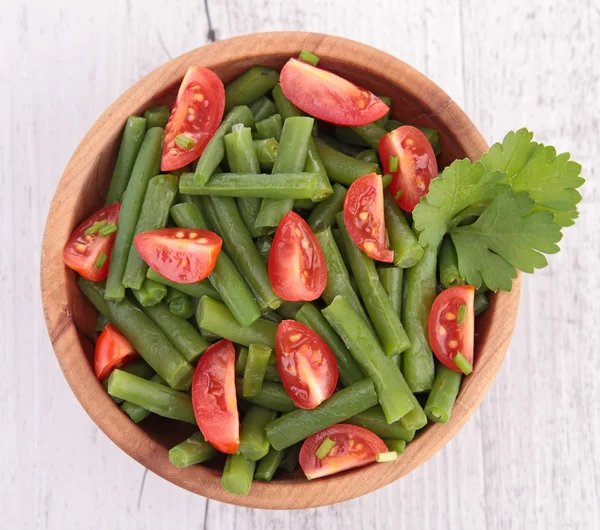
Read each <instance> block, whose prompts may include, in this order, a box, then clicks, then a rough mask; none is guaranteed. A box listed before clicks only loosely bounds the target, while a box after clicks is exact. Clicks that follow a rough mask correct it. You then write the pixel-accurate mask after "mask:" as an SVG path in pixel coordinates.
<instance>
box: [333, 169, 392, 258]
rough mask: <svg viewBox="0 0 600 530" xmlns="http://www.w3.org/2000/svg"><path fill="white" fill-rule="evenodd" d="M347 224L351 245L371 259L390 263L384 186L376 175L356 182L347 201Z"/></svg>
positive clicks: (345, 212) (348, 194)
mask: <svg viewBox="0 0 600 530" xmlns="http://www.w3.org/2000/svg"><path fill="white" fill-rule="evenodd" d="M344 222H345V223H346V228H347V229H348V234H350V237H351V238H352V241H354V242H355V243H356V245H357V246H358V247H359V248H360V249H361V250H362V251H363V252H364V253H365V254H366V255H367V256H369V257H371V258H373V259H376V260H379V261H385V262H388V263H391V262H392V261H393V260H394V253H393V252H392V251H391V250H390V249H389V248H387V247H386V237H385V218H384V215H383V184H382V182H381V177H380V176H379V175H376V174H375V173H371V174H370V175H365V176H364V177H360V178H359V179H357V180H355V181H354V182H353V183H352V185H351V186H350V188H349V189H348V193H347V194H346V199H345V201H344Z"/></svg>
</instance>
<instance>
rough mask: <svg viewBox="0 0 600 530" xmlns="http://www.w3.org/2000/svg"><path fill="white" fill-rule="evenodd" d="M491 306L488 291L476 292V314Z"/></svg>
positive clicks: (474, 306)
mask: <svg viewBox="0 0 600 530" xmlns="http://www.w3.org/2000/svg"><path fill="white" fill-rule="evenodd" d="M489 306H490V302H489V300H488V296H487V294H486V293H481V292H479V291H477V292H476V293H475V301H474V304H473V309H474V311H475V315H481V313H483V312H484V311H487V308H488V307H489Z"/></svg>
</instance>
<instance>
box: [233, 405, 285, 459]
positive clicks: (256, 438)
mask: <svg viewBox="0 0 600 530" xmlns="http://www.w3.org/2000/svg"><path fill="white" fill-rule="evenodd" d="M276 417H277V413H276V412H274V411H272V410H269V409H265V408H262V407H258V406H254V407H251V408H250V410H248V411H247V412H246V414H244V417H243V418H242V422H241V424H240V446H239V448H238V450H237V452H238V453H239V454H241V455H243V456H245V457H246V458H247V459H248V460H253V461H255V462H256V461H257V460H260V459H261V458H263V457H264V456H266V455H267V453H268V452H269V448H270V444H269V440H268V439H267V433H266V431H265V428H266V427H267V424H268V423H270V422H271V421H273V420H274V419H275V418H276Z"/></svg>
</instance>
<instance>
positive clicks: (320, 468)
mask: <svg viewBox="0 0 600 530" xmlns="http://www.w3.org/2000/svg"><path fill="white" fill-rule="evenodd" d="M327 438H329V439H330V440H331V441H332V442H334V444H335V445H333V447H332V448H331V449H330V450H329V452H328V453H327V456H325V457H324V458H319V457H318V456H317V454H316V453H317V450H318V449H319V447H321V444H322V443H323V441H324V440H325V439H327ZM386 451H387V447H386V446H385V443H383V440H382V439H381V438H379V436H377V435H376V434H374V433H372V432H371V431H368V430H367V429H363V428H362V427H357V426H356V425H348V424H346V423H340V424H338V425H333V426H331V427H328V428H327V429H324V430H322V431H320V432H318V433H316V434H313V435H312V436H309V437H308V438H307V439H306V440H305V441H304V443H303V444H302V449H300V467H301V468H302V471H304V474H305V475H306V478H307V479H309V480H312V479H314V478H319V477H325V476H327V475H333V474H334V473H339V472H340V471H346V470H347V469H352V468H354V467H361V466H365V465H367V464H370V463H371V462H375V457H376V456H377V453H385V452H386Z"/></svg>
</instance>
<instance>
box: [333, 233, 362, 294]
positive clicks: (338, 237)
mask: <svg viewBox="0 0 600 530" xmlns="http://www.w3.org/2000/svg"><path fill="white" fill-rule="evenodd" d="M336 223H337V221H336ZM331 233H332V235H333V239H334V240H335V244H336V245H337V247H338V250H339V252H340V255H341V256H342V260H343V261H344V265H345V266H346V269H349V268H350V259H349V258H348V253H347V252H346V244H345V243H344V237H343V236H342V231H341V230H340V229H339V228H337V227H336V228H332V229H331ZM351 279H352V278H351ZM353 288H354V287H353ZM354 292H355V293H356V294H357V295H358V286H356V288H355V289H354Z"/></svg>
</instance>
